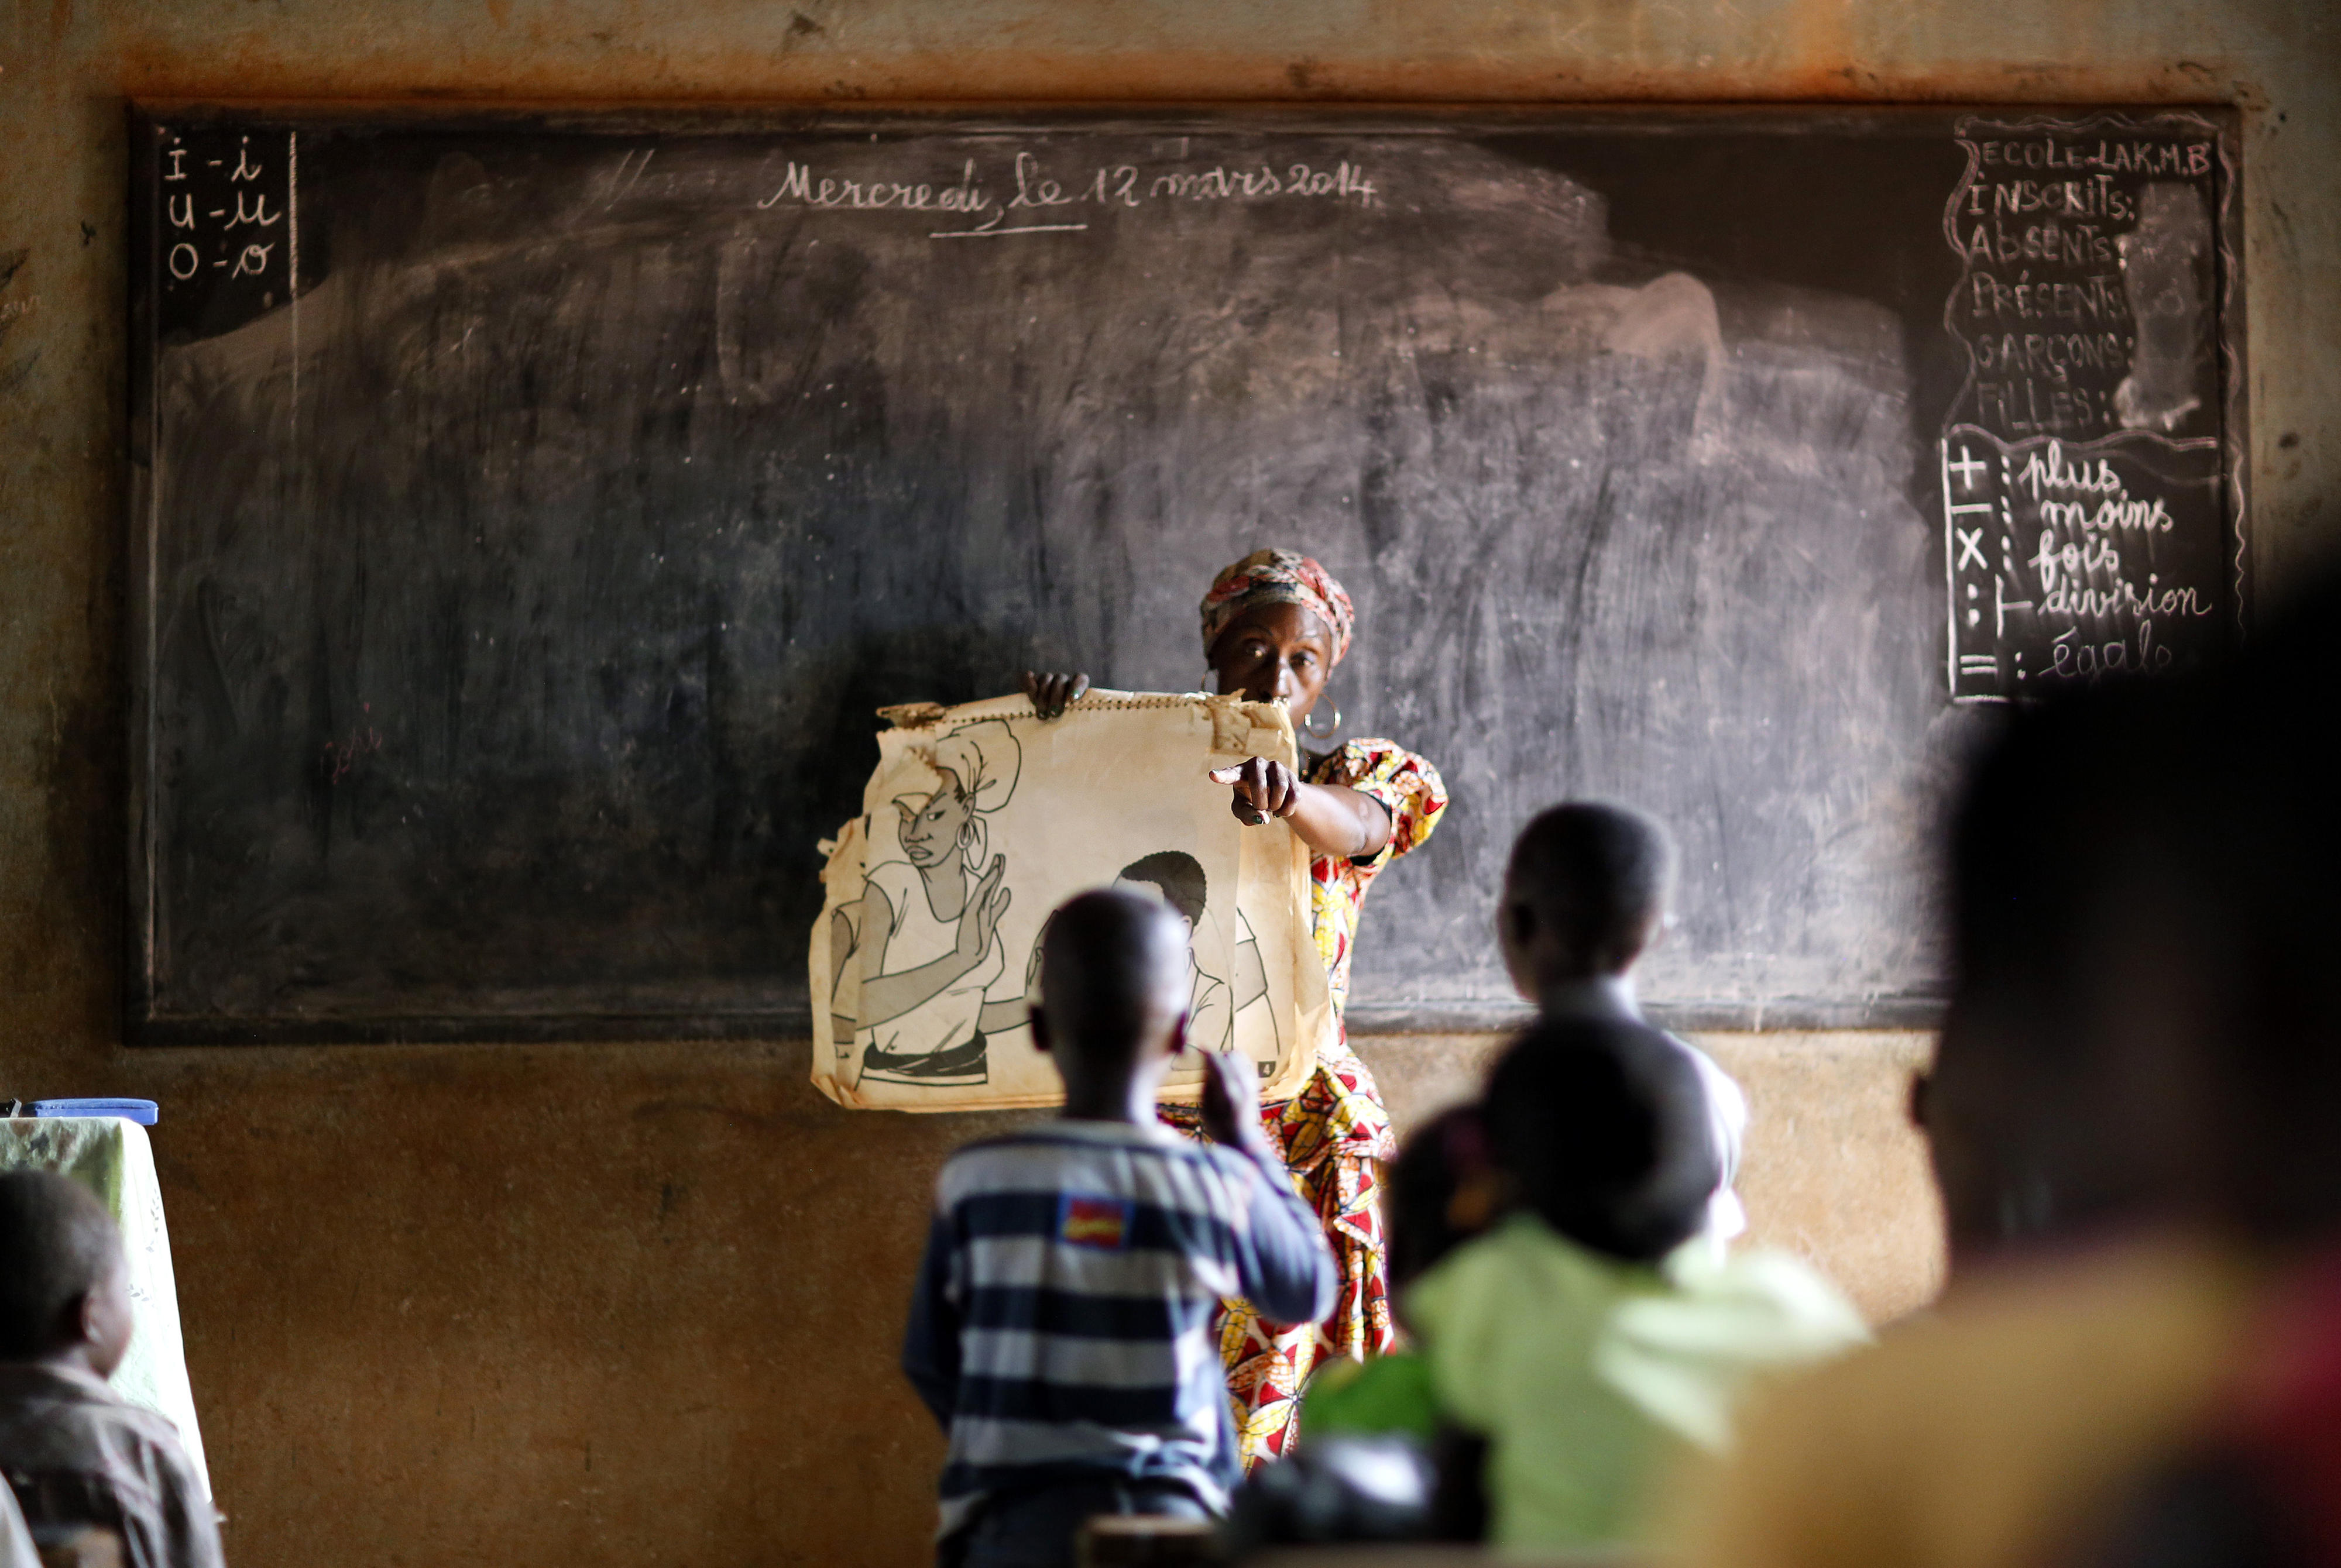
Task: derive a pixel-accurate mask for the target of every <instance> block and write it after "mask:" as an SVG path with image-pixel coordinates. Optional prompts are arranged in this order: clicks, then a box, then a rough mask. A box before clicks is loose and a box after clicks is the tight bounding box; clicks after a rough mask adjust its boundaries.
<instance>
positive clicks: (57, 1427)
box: [0, 1171, 220, 1568]
mask: <svg viewBox="0 0 2341 1568" xmlns="http://www.w3.org/2000/svg"><path fill="white" fill-rule="evenodd" d="M0 1258H5V1259H6V1260H7V1262H6V1266H5V1268H0V1471H5V1473H6V1474H7V1477H8V1481H9V1484H10V1485H11V1486H12V1487H13V1488H14V1489H15V1494H16V1501H17V1503H18V1504H19V1505H20V1506H21V1507H22V1508H23V1510H24V1513H25V1522H26V1523H28V1524H30V1525H31V1526H32V1528H33V1530H34V1531H35V1533H40V1532H42V1531H44V1530H46V1529H49V1528H52V1527H58V1526H66V1525H74V1524H88V1525H97V1526H102V1527H104V1528H105V1529H109V1530H115V1531H118V1532H119V1533H121V1535H122V1538H123V1545H124V1547H125V1564H126V1565H127V1568H219V1563H220V1541H219V1523H218V1521H217V1519H216V1517H215V1516H214V1513H213V1512H212V1507H211V1503H209V1501H208V1500H206V1499H205V1497H204V1490H203V1487H202V1485H201V1484H200V1483H198V1482H197V1481H196V1479H195V1473H194V1468H193V1466H191V1465H190V1464H188V1463H187V1456H186V1454H184V1452H183V1451H182V1450H181V1449H180V1447H179V1439H178V1435H177V1434H175V1433H174V1432H173V1430H172V1429H171V1424H170V1423H169V1422H168V1421H165V1420H164V1418H163V1417H161V1416H159V1415H157V1414H154V1412H152V1411H149V1410H142V1409H140V1408H139V1407H138V1406H136V1405H134V1404H129V1403H128V1402H126V1401H125V1400H123V1399H121V1398H118V1397H117V1396H116V1395H115V1393H114V1391H113V1390H112V1389H110V1388H108V1387H106V1385H105V1380H106V1378H107V1377H108V1376H110V1375H112V1374H113V1372H114V1369H115V1367H116V1366H119V1365H121V1364H122V1355H123V1352H124V1351H125V1350H126V1349H128V1348H129V1345H130V1296H129V1291H128V1285H127V1276H128V1273H129V1265H128V1262H127V1260H126V1259H125V1257H124V1256H123V1253H122V1237H121V1235H120V1234H119V1233H118V1232H117V1231H116V1230H115V1227H114V1221H113V1219H112V1218H111V1217H109V1216H107V1214H106V1212H105V1208H104V1206H101V1205H100V1204H99V1203H98V1201H97V1199H96V1198H95V1196H92V1195H91V1194H90V1193H89V1191H88V1190H87V1189H86V1188H85V1187H83V1186H81V1184H80V1183H78V1182H75V1181H72V1180H70V1179H68V1178H67V1177H65V1176H56V1175H54V1174H52V1173H50V1172H47V1171H11V1172H9V1173H7V1174H6V1175H0Z"/></svg>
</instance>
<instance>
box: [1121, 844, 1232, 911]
mask: <svg viewBox="0 0 2341 1568" xmlns="http://www.w3.org/2000/svg"><path fill="white" fill-rule="evenodd" d="M1120 877H1121V880H1122V881H1125V882H1144V883H1147V884H1149V885H1151V886H1152V887H1156V888H1161V889H1162V898H1163V900H1164V902H1166V903H1168V904H1169V905H1170V907H1171V908H1174V909H1176V910H1178V911H1179V912H1180V914H1182V915H1184V916H1186V917H1187V920H1188V923H1189V924H1190V925H1194V926H1200V925H1201V924H1202V923H1203V901H1204V899H1205V898H1207V897H1208V896H1209V895H1210V882H1209V881H1207V880H1206V879H1205V878H1204V876H1203V863H1202V862H1201V861H1200V860H1198V859H1196V858H1195V857H1193V856H1192V855H1190V854H1188V853H1187V851H1185V850H1184V849H1157V850H1156V851H1154V853H1153V854H1151V855H1146V856H1142V857H1141V858H1138V859H1135V860H1132V861H1131V863H1130V864H1129V865H1127V866H1124V867H1123V868H1121V872H1120Z"/></svg>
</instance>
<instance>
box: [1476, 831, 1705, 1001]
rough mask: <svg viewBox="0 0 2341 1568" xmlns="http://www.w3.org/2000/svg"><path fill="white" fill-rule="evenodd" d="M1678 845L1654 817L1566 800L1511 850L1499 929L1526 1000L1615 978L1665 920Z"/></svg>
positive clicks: (1508, 965) (1507, 965) (1508, 961)
mask: <svg viewBox="0 0 2341 1568" xmlns="http://www.w3.org/2000/svg"><path fill="white" fill-rule="evenodd" d="M1674 869H1675V849H1674V843H1673V840H1671V839H1669V838H1668V836H1667V830H1666V829H1665V828H1663V827H1661V826H1660V825H1659V822H1658V821H1657V819H1654V818H1651V817H1647V816H1644V815H1643V814H1642V813H1641V812H1639V811H1635V810H1630V809H1627V808H1626V807H1623V806H1606V805H1601V804H1599V803H1597V802H1594V801H1578V800H1572V801H1570V802H1569V804H1567V805H1564V806H1555V807H1553V808H1551V809H1549V810H1547V811H1544V812H1541V813H1539V815H1538V817H1537V818H1536V819H1535V820H1534V821H1532V822H1530V823H1529V825H1528V827H1527V828H1526V829H1523V830H1522V831H1521V833H1520V836H1519V840H1518V841H1517V842H1515V843H1514V844H1513V846H1512V859H1511V864H1510V866H1509V868H1507V869H1506V870H1505V873H1504V896H1503V903H1502V906H1501V908H1499V910H1498V913H1497V926H1498V930H1499V935H1500V937H1501V938H1502V941H1503V946H1504V965H1505V968H1508V969H1509V970H1510V972H1511V977H1512V984H1513V985H1514V986H1516V987H1519V992H1520V994H1521V995H1522V996H1524V997H1528V998H1529V1000H1531V1001H1535V1000H1538V999H1539V998H1540V997H1542V996H1543V995H1544V993H1545V992H1547V991H1549V990H1550V989H1551V988H1552V987H1555V986H1559V985H1563V984H1567V983H1568V982H1570V981H1573V980H1587V979H1594V978H1601V977H1606V976H1615V975H1622V974H1624V973H1625V972H1626V971H1627V970H1629V969H1630V968H1633V967H1634V960H1635V959H1637V958H1640V957H1641V955H1642V949H1643V948H1647V947H1649V945H1650V939H1651V938H1653V937H1655V936H1657V935H1658V932H1659V926H1660V925H1661V924H1662V923H1663V922H1664V920H1665V919H1666V913H1667V898H1668V895H1669V891H1670V890H1671V888H1672V886H1673V882H1674Z"/></svg>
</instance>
